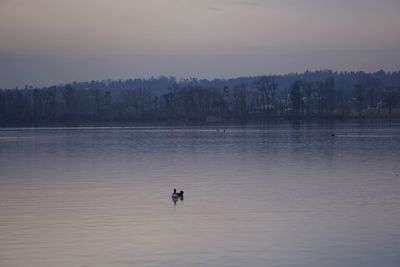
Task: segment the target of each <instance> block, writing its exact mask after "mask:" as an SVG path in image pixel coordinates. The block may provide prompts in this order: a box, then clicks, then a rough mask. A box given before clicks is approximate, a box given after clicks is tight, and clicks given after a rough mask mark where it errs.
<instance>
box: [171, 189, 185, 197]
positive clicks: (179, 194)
mask: <svg viewBox="0 0 400 267" xmlns="http://www.w3.org/2000/svg"><path fill="white" fill-rule="evenodd" d="M178 197H180V198H183V191H182V190H181V192H179V193H177V192H176V188H174V192H173V193H172V198H178Z"/></svg>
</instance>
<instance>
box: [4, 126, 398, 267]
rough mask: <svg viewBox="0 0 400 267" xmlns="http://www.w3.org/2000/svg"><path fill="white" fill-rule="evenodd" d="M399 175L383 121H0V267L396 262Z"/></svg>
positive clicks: (389, 129)
mask: <svg viewBox="0 0 400 267" xmlns="http://www.w3.org/2000/svg"><path fill="white" fill-rule="evenodd" d="M332 133H335V136H331V135H332ZM399 175H400V124H399V123H393V122H392V123H376V122H375V123H329V124H317V123H308V124H274V125H264V126H262V125H261V126H247V127H240V126H230V127H226V131H225V133H224V132H223V131H217V130H216V128H215V127H176V128H173V127H141V128H140V127H137V128H135V127H131V128H129V127H126V128H37V129H29V128H26V129H21V128H20V129H11V128H8V129H6V128H3V129H0V266H2V267H14V266H18V267H21V266H38V267H39V266H40V267H47V266H48V267H54V266H68V267H71V266H96V267H97V266H100V267H101V266H107V267H108V266H115V267H125V266H135V267H136V266H174V267H191V266H194V267H197V266H250V267H252V266H273V267H275V266H277V267H285V266H304V267H305V266H307V267H313V266H315V267H317V266H318V267H319V266H324V267H339V266H340V267H343V266H345V267H346V266H355V267H358V266H359V267H361V266H362V267H369V266H371V267H372V266H374V267H375V266H380V267H398V266H400V176H399ZM174 187H176V188H177V189H178V190H181V189H182V190H184V191H185V198H184V200H183V201H178V202H177V203H176V205H174V203H173V202H172V201H171V197H170V194H171V192H172V189H173V188H174Z"/></svg>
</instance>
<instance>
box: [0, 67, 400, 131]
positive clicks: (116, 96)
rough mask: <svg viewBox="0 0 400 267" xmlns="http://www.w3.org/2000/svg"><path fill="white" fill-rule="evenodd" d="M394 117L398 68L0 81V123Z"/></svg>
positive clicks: (398, 107) (399, 94) (398, 103)
mask: <svg viewBox="0 0 400 267" xmlns="http://www.w3.org/2000/svg"><path fill="white" fill-rule="evenodd" d="M388 117H389V118H395V117H397V118H399V117H400V71H398V72H384V71H379V72H375V73H365V72H333V71H329V70H327V71H315V72H309V71H307V72H304V73H300V74H298V73H295V74H287V75H266V76H257V77H241V78H234V79H226V80H224V79H215V80H206V79H184V80H177V79H176V78H173V77H164V76H162V77H158V78H151V79H128V80H102V81H90V82H73V83H69V84H64V85H56V86H50V87H43V88H34V87H32V86H25V88H14V89H0V123H2V124H7V123H69V122H79V123H86V122H88V123H91V122H94V123H95V122H228V121H251V120H254V121H259V120H272V119H313V118H316V119H318V118H388Z"/></svg>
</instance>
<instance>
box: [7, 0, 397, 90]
mask: <svg viewBox="0 0 400 267" xmlns="http://www.w3.org/2000/svg"><path fill="white" fill-rule="evenodd" d="M327 68H329V69H333V70H365V71H376V70H380V69H383V70H387V71H392V70H400V0H347V1H346V0H330V1H328V0H0V87H3V88H4V87H15V86H23V85H25V84H31V85H38V86H41V85H51V84H59V83H64V82H71V81H86V80H92V79H107V78H112V79H119V78H123V79H125V78H135V77H138V78H141V77H150V76H159V75H167V76H169V75H174V76H177V77H178V78H180V77H182V78H183V77H199V78H228V77H236V76H247V75H259V74H269V73H272V74H280V73H282V74H283V73H288V72H303V71H305V70H316V69H327Z"/></svg>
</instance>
